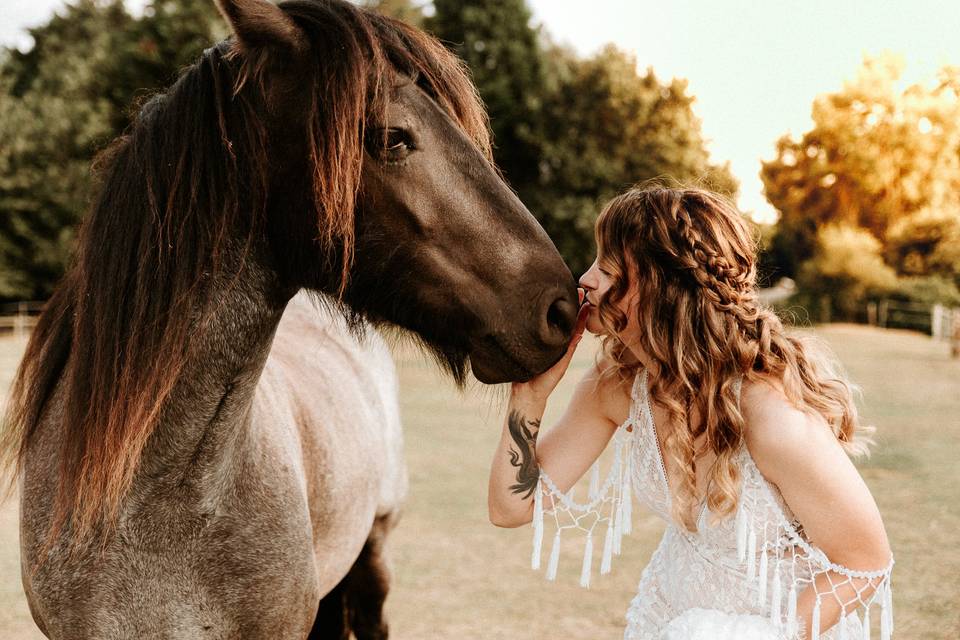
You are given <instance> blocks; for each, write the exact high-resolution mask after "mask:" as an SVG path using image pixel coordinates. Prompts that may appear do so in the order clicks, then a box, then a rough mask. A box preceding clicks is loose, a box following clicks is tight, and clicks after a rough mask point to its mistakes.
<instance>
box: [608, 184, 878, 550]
mask: <svg viewBox="0 0 960 640" xmlns="http://www.w3.org/2000/svg"><path fill="white" fill-rule="evenodd" d="M595 233H596V241H597V248H598V260H599V261H600V264H601V266H602V267H603V268H604V270H605V271H607V272H608V273H610V275H611V279H612V284H611V287H610V288H609V290H608V291H607V293H606V294H605V295H604V297H603V299H602V300H601V301H600V302H599V306H598V312H599V315H600V319H601V323H602V324H603V326H604V328H605V337H604V340H603V349H602V351H601V353H602V355H603V356H604V357H605V358H606V359H608V361H610V362H612V363H614V364H613V365H612V366H610V367H608V368H607V370H605V371H604V372H603V377H608V376H620V377H621V378H623V379H625V380H626V379H631V378H632V377H633V376H634V375H636V373H637V370H638V369H639V368H640V366H641V365H640V364H639V363H637V362H636V361H635V359H634V358H631V357H630V354H629V351H628V346H627V345H625V344H624V343H623V342H622V341H621V340H620V338H618V334H620V333H621V332H622V331H623V330H624V329H625V328H626V326H627V324H628V319H627V317H626V315H624V313H623V312H621V311H620V309H619V308H618V303H619V302H620V301H622V300H623V299H624V297H625V296H626V295H627V292H628V290H629V287H630V282H631V280H632V279H634V278H635V280H636V283H637V291H638V293H639V300H640V304H639V305H637V310H636V316H637V317H636V320H637V321H638V326H639V329H640V331H639V345H638V346H639V347H640V348H641V349H642V350H643V351H644V352H645V353H646V355H647V356H648V357H649V359H650V360H651V361H652V362H653V364H654V365H655V366H656V367H657V371H656V374H657V375H656V376H655V379H654V380H653V383H652V385H651V389H650V393H651V396H652V399H653V400H654V401H655V402H657V403H659V404H660V405H662V406H663V407H665V408H666V410H667V413H668V415H669V417H670V422H671V424H673V425H684V426H686V427H687V428H672V429H670V431H669V433H668V434H667V436H666V438H665V441H664V455H665V456H667V457H668V459H670V460H671V461H672V462H673V463H674V464H675V465H676V466H677V468H679V469H682V470H683V472H682V474H681V478H682V481H681V483H680V485H679V486H678V487H676V488H675V489H674V491H673V493H674V496H673V500H672V503H673V512H672V515H673V518H674V519H675V520H676V521H677V522H678V523H680V524H682V525H683V526H685V527H686V528H687V529H689V530H691V531H695V530H696V523H695V522H694V514H693V507H694V506H695V505H696V504H697V502H698V501H699V498H698V496H697V495H696V494H697V483H696V480H697V474H696V470H697V460H696V459H697V456H698V452H697V451H696V448H695V444H694V443H695V441H696V440H697V438H699V437H700V436H701V435H704V436H705V447H706V448H707V449H708V450H712V451H713V452H714V453H715V454H716V462H715V463H714V465H713V467H712V469H711V470H710V472H709V473H708V480H709V482H708V483H707V487H708V489H707V492H706V500H707V506H708V507H709V509H710V511H711V512H712V513H713V514H715V515H716V516H718V517H720V518H725V517H728V516H729V515H730V514H732V513H733V512H734V511H735V509H736V506H737V501H738V499H739V485H740V474H739V471H738V469H737V466H736V465H735V464H734V455H735V454H736V453H737V451H738V449H739V448H740V446H741V445H742V443H743V434H744V418H743V415H742V414H741V413H740V410H739V406H738V398H737V392H736V381H737V380H739V379H741V378H742V379H743V380H744V381H749V380H760V379H768V380H769V379H773V380H776V381H778V382H779V383H780V384H781V385H782V387H783V391H784V394H785V395H786V397H787V399H788V400H789V401H790V402H791V403H792V404H793V405H795V406H796V407H797V408H798V409H801V410H803V411H808V412H811V413H816V414H819V415H821V416H823V418H824V419H825V420H826V421H827V423H828V424H829V425H830V427H831V429H832V430H833V433H834V434H835V435H836V437H837V439H838V440H839V441H840V443H841V444H842V445H843V447H844V449H845V450H846V451H847V453H848V454H851V455H857V454H861V453H865V452H866V441H865V440H864V439H863V438H862V437H857V438H856V439H855V437H854V436H855V434H858V432H860V433H859V434H858V435H862V432H863V431H864V428H863V427H859V426H858V419H857V410H856V406H855V404H854V402H853V397H852V395H853V387H852V385H851V384H850V383H849V382H848V381H847V380H846V379H845V377H844V376H843V375H842V374H841V373H839V369H838V368H837V367H836V366H835V363H834V362H832V357H831V356H829V354H827V353H825V352H817V351H814V350H813V348H812V346H811V343H810V341H809V340H808V339H803V338H801V337H799V336H793V335H788V334H787V333H786V331H785V330H784V326H783V323H782V322H781V321H780V319H779V318H778V317H777V315H776V314H775V313H774V312H773V311H772V310H770V309H769V308H766V307H765V306H764V305H762V304H761V303H760V301H759V299H758V295H757V285H756V277H757V265H756V254H757V243H756V240H755V238H754V235H753V234H752V233H751V228H750V226H749V225H748V223H747V221H746V220H745V219H744V217H743V215H742V214H740V212H739V211H737V209H736V207H735V206H734V205H733V204H732V203H730V202H729V201H728V200H727V199H725V198H724V197H722V196H720V195H718V194H716V193H712V192H710V191H706V190H703V189H695V188H670V187H665V186H660V185H656V186H650V187H644V188H634V189H631V190H629V191H627V192H625V193H623V194H621V195H619V196H617V197H616V198H614V199H613V200H611V201H610V202H609V203H608V204H607V205H606V206H605V207H604V209H603V211H601V213H600V216H599V218H598V219H597V222H596V229H595ZM694 411H696V413H697V415H699V417H700V420H699V421H698V423H697V424H693V422H692V421H690V420H689V419H688V418H689V417H690V416H691V415H692V413H693V412H694ZM700 453H702V452H700Z"/></svg>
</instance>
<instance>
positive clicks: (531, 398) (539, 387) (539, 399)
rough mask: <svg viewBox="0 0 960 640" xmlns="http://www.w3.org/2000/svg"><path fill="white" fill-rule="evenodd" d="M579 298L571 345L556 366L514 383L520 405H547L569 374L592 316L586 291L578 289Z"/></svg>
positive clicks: (513, 387) (513, 389)
mask: <svg viewBox="0 0 960 640" xmlns="http://www.w3.org/2000/svg"><path fill="white" fill-rule="evenodd" d="M577 294H578V296H579V302H580V304H581V306H580V313H579V314H578V315H577V324H576V326H575V327H574V329H573V335H572V336H571V337H570V343H569V344H568V345H567V351H566V353H564V354H563V357H562V358H560V359H559V360H558V361H557V362H556V364H554V365H553V366H552V367H550V368H549V369H547V370H546V371H544V372H543V373H541V374H540V375H538V376H534V377H533V378H531V379H529V380H527V381H526V382H514V383H513V385H512V386H511V395H512V399H513V400H514V401H516V402H517V403H519V404H533V405H536V406H542V405H545V404H546V402H547V398H548V397H549V396H550V394H551V393H553V390H554V389H555V388H556V387H557V384H559V382H560V380H561V379H562V378H563V374H565V373H566V372H567V367H569V366H570V361H571V360H572V359H573V354H574V353H575V352H576V350H577V345H578V344H580V340H581V338H583V330H584V326H585V325H586V322H587V316H588V315H589V314H590V309H591V305H590V304H589V303H587V304H583V298H584V291H583V289H577Z"/></svg>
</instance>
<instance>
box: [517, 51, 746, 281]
mask: <svg viewBox="0 0 960 640" xmlns="http://www.w3.org/2000/svg"><path fill="white" fill-rule="evenodd" d="M547 59H548V60H549V61H550V66H551V74H550V77H551V78H552V83H551V86H550V87H549V90H548V91H547V93H546V94H545V96H544V107H543V109H542V112H541V114H542V115H541V117H542V126H543V140H542V155H541V159H540V172H539V173H540V175H539V179H538V183H537V186H536V189H530V190H529V192H530V196H529V204H530V205H531V207H532V208H533V209H534V211H536V212H538V213H539V217H540V219H541V222H542V223H543V224H544V227H545V228H546V229H547V231H548V232H549V233H550V234H551V237H553V239H554V241H555V242H556V243H557V245H558V247H559V248H560V251H561V253H562V254H563V256H564V257H565V258H566V259H567V261H568V263H569V264H570V266H571V268H572V269H573V270H574V272H575V273H580V272H582V271H583V270H585V269H586V268H587V267H588V266H589V264H590V262H591V261H592V260H593V257H594V256H593V252H594V242H593V222H594V220H595V219H596V215H597V212H598V211H599V209H600V207H601V206H602V205H603V203H604V202H605V201H606V200H608V199H609V198H611V197H612V196H614V195H616V194H617V193H619V192H621V191H623V190H624V189H626V188H628V187H630V186H632V185H635V184H638V183H642V182H644V181H647V180H649V179H651V178H657V177H666V178H670V179H674V180H677V181H680V182H683V183H696V184H700V185H702V186H706V187H710V188H713V189H715V190H718V191H720V192H723V193H727V194H729V195H731V196H733V195H735V194H736V191H737V182H736V180H735V179H734V178H733V176H732V174H731V173H730V170H729V167H727V166H716V165H713V164H711V163H710V159H709V154H708V153H707V151H706V148H705V140H704V139H703V135H702V134H701V132H700V122H699V120H698V119H697V117H696V116H695V115H694V113H693V110H692V104H693V100H694V98H693V97H692V96H690V95H688V94H687V84H686V82H685V81H683V80H678V79H674V80H672V81H670V82H669V83H662V82H660V80H659V79H658V78H657V76H656V74H655V73H654V71H653V69H647V71H646V72H645V73H642V74H640V73H638V72H637V63H636V59H635V58H634V57H633V56H631V55H629V54H627V53H624V52H623V51H620V50H619V49H617V48H616V47H614V46H612V45H609V46H607V47H605V48H604V49H603V50H601V51H600V52H599V53H598V54H596V55H595V56H593V57H590V58H587V59H580V58H577V57H576V56H575V55H574V54H573V53H572V52H570V51H569V50H566V49H563V48H560V47H551V48H550V49H548V55H547Z"/></svg>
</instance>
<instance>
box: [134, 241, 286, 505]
mask: <svg viewBox="0 0 960 640" xmlns="http://www.w3.org/2000/svg"><path fill="white" fill-rule="evenodd" d="M265 255H267V251H266V250H265V248H264V247H259V248H257V247H255V248H254V249H253V250H252V252H251V253H249V254H246V253H243V254H242V255H241V254H240V252H239V250H238V251H237V252H236V253H235V254H234V255H232V256H231V257H230V258H229V259H228V263H235V264H237V265H239V264H241V263H242V264H243V268H242V270H240V272H239V275H238V276H237V275H232V274H230V273H227V274H225V275H223V276H222V277H218V278H217V279H216V280H215V281H214V282H213V284H212V287H213V289H212V291H211V302H212V307H211V308H213V309H214V311H213V312H212V314H211V316H210V319H209V321H208V322H207V323H206V324H205V326H204V327H203V329H202V330H200V331H198V332H197V333H196V334H195V335H194V336H192V338H191V339H192V341H193V342H192V348H191V351H190V354H191V355H190V356H189V359H188V360H187V362H186V363H185V366H184V367H183V369H182V372H181V374H180V376H179V378H178V380H177V381H176V384H175V386H174V388H173V390H172V393H171V394H170V397H169V399H168V401H167V402H166V403H165V405H164V407H163V409H162V411H161V417H160V421H159V423H158V425H157V428H156V430H155V431H154V434H153V436H152V437H151V439H150V441H149V442H148V444H147V446H146V448H145V449H144V452H143V457H142V459H141V462H140V465H141V466H140V471H139V473H138V479H137V481H136V482H135V486H134V491H133V493H132V496H134V497H135V496H136V495H137V493H138V488H139V489H146V490H147V491H148V494H149V500H151V501H152V500H155V499H156V492H157V491H160V492H162V493H167V494H170V495H171V497H174V498H175V499H177V500H180V501H183V500H184V499H185V496H184V495H183V494H184V492H186V493H188V494H189V493H194V494H196V495H195V497H196V498H197V499H200V500H201V501H203V502H206V501H207V500H208V499H210V498H212V497H215V496H211V495H210V493H211V491H214V492H215V491H216V487H217V486H220V485H221V481H222V480H223V479H224V477H225V476H226V475H228V474H230V473H231V472H232V471H233V469H234V467H235V458H236V457H237V454H238V446H239V444H238V443H241V442H242V441H243V437H242V436H243V434H244V431H245V430H246V429H247V428H248V427H249V423H250V407H251V404H252V402H253V398H254V393H255V390H256V386H257V381H258V380H259V378H260V375H261V373H262V371H263V368H264V365H265V363H266V360H267V356H268V355H269V352H270V347H271V344H272V343H273V337H274V334H275V332H276V329H277V325H278V324H279V322H280V318H281V316H282V314H283V310H284V308H285V307H286V304H287V302H288V301H289V300H290V298H291V297H292V296H293V294H294V293H295V289H292V288H291V287H289V286H285V285H284V284H283V283H282V282H281V281H280V277H279V276H278V275H277V271H276V270H275V269H273V268H271V267H270V266H269V264H268V261H267V260H266V259H264V256H265ZM227 271H228V272H230V271H234V270H233V269H228V270H227Z"/></svg>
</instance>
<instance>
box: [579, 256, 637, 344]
mask: <svg viewBox="0 0 960 640" xmlns="http://www.w3.org/2000/svg"><path fill="white" fill-rule="evenodd" d="M612 284H613V276H611V275H610V273H609V272H608V271H607V270H606V269H605V268H604V261H603V260H602V259H601V258H599V257H598V258H597V259H596V260H594V261H593V264H592V265H590V268H589V269H587V272H586V273H584V274H583V275H582V276H580V286H581V287H583V289H584V291H585V293H586V297H585V301H586V302H587V303H588V304H590V305H591V308H590V315H588V316H587V324H586V329H587V331H589V332H590V333H593V334H601V333H604V328H603V324H601V322H600V313H599V312H598V311H597V306H598V305H599V304H600V301H601V300H602V299H603V296H605V295H606V293H607V290H608V289H609V288H610V285H612ZM636 300H637V291H636V283H635V282H634V281H633V279H631V282H630V286H629V288H628V290H627V295H626V296H624V297H623V299H622V300H620V302H619V303H617V308H618V309H620V311H621V312H622V313H624V314H625V315H626V316H627V326H626V328H625V329H624V331H623V332H622V334H628V333H631V332H632V330H633V329H635V327H636V323H637V320H636V308H635V307H636ZM625 337H626V336H625V335H621V336H620V338H621V340H623V339H624V338H625ZM625 342H626V341H625Z"/></svg>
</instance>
